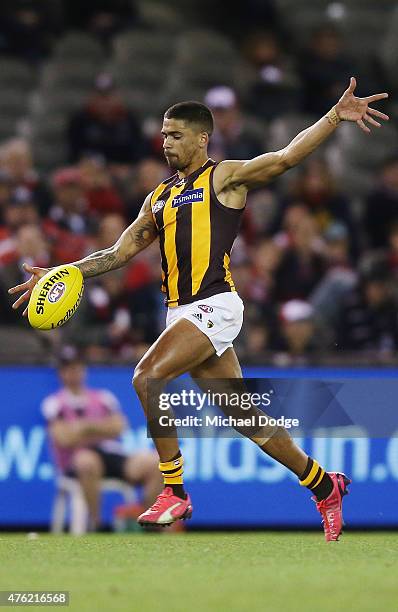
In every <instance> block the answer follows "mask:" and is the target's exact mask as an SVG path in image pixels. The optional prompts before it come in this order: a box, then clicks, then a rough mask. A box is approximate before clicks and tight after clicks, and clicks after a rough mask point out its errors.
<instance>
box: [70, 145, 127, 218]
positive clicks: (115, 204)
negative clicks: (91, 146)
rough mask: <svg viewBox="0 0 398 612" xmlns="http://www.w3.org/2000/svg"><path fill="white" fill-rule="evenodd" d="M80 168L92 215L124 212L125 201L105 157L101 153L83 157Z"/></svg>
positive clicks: (99, 215)
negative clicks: (114, 182)
mask: <svg viewBox="0 0 398 612" xmlns="http://www.w3.org/2000/svg"><path fill="white" fill-rule="evenodd" d="M79 170H80V177H81V184H82V187H83V191H84V197H85V199H86V201H87V203H88V211H89V213H90V214H91V215H92V216H94V217H101V216H102V215H104V214H105V215H106V214H109V213H119V214H124V210H125V207H124V202H123V200H122V198H121V197H120V195H119V193H118V191H117V189H116V188H115V186H114V185H113V182H112V177H111V174H110V172H109V169H108V168H107V166H106V163H105V160H104V158H103V157H101V156H99V155H97V156H85V157H83V158H82V159H81V160H80V163H79Z"/></svg>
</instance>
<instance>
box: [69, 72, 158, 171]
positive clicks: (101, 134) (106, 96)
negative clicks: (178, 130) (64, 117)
mask: <svg viewBox="0 0 398 612" xmlns="http://www.w3.org/2000/svg"><path fill="white" fill-rule="evenodd" d="M68 143H69V150H70V158H71V161H72V162H76V161H78V160H79V159H80V158H81V157H82V155H85V154H87V153H90V154H93V153H94V154H97V155H102V156H103V157H104V159H105V160H106V161H107V162H108V163H110V164H131V163H134V162H137V161H139V160H140V159H141V158H142V157H144V155H145V153H146V142H145V140H144V137H143V135H142V133H141V129H140V126H139V123H138V121H137V119H136V117H135V115H134V114H133V113H132V112H131V111H130V110H129V108H128V106H127V105H126V103H125V102H124V100H123V98H122V96H121V94H120V93H119V92H118V91H117V89H116V87H115V84H114V82H113V79H112V77H111V76H110V75H109V74H100V75H98V77H97V79H96V81H95V87H94V91H93V92H92V94H91V95H90V97H89V98H88V100H87V102H86V104H85V106H84V107H83V108H82V109H80V110H78V111H77V113H76V114H75V115H73V116H72V117H71V119H70V123H69V126H68Z"/></svg>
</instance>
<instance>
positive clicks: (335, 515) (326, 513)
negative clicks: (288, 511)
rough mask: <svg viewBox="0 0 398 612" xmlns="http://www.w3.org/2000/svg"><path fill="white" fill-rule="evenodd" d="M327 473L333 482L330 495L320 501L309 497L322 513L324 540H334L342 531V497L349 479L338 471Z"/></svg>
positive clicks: (346, 492) (345, 492)
mask: <svg viewBox="0 0 398 612" xmlns="http://www.w3.org/2000/svg"><path fill="white" fill-rule="evenodd" d="M328 474H329V476H330V478H331V479H332V482H333V489H332V492H331V493H330V495H329V496H328V497H326V499H322V501H317V500H316V497H312V498H311V499H313V500H314V501H315V503H316V508H317V510H318V512H320V513H321V515H322V519H323V520H322V522H323V529H324V532H325V539H326V542H336V541H337V540H338V539H339V537H340V534H341V532H342V531H343V525H344V521H343V511H342V505H343V497H344V495H347V494H348V492H349V491H348V488H347V487H348V485H349V484H350V483H351V480H350V479H349V478H347V476H346V475H345V474H339V473H338V472H328Z"/></svg>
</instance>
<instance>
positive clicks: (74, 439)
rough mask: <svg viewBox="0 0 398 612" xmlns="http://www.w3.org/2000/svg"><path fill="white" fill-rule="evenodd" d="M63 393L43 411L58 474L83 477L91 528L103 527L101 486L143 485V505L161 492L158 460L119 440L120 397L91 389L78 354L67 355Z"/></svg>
mask: <svg viewBox="0 0 398 612" xmlns="http://www.w3.org/2000/svg"><path fill="white" fill-rule="evenodd" d="M59 376H60V379H61V382H62V387H61V389H60V390H59V391H58V392H56V393H54V394H52V395H50V396H48V397H47V398H45V400H44V401H43V404H42V412H43V415H44V417H45V419H46V420H47V422H48V432H49V435H50V438H51V442H52V446H53V450H54V456H55V461H56V464H57V467H58V469H59V471H60V472H61V473H62V474H64V475H66V476H72V477H76V478H78V480H79V482H80V485H81V487H82V490H83V494H84V496H85V499H86V502H87V506H88V512H89V519H90V526H91V528H92V529H96V528H98V527H99V526H100V496H99V492H100V482H101V479H102V478H118V479H120V480H125V481H126V482H129V483H131V484H132V485H142V486H143V495H144V500H143V501H144V503H145V504H151V503H152V502H153V500H154V499H155V498H156V496H157V495H158V494H159V492H160V490H161V487H162V485H161V479H160V476H159V470H158V462H157V457H156V455H155V453H154V452H152V451H150V450H143V451H139V452H136V453H134V454H132V455H129V456H127V455H126V454H124V453H123V451H122V447H121V443H120V442H119V440H118V438H119V436H120V434H121V433H122V431H123V430H124V429H125V428H126V421H125V419H124V416H123V415H122V413H121V411H120V406H119V402H118V400H117V399H116V397H115V396H114V395H113V394H112V393H111V392H110V391H107V390H105V389H91V388H89V387H87V386H86V384H85V378H86V368H85V365H84V363H83V362H82V361H81V360H80V357H79V356H78V355H77V353H75V352H74V350H73V349H71V350H70V352H69V355H68V354H67V353H66V351H65V354H64V355H63V357H62V359H61V362H60V366H59Z"/></svg>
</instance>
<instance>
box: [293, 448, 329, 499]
mask: <svg viewBox="0 0 398 612" xmlns="http://www.w3.org/2000/svg"><path fill="white" fill-rule="evenodd" d="M299 483H300V485H301V486H302V487H307V489H309V490H310V491H312V493H314V495H315V497H316V499H317V501H321V500H322V499H326V497H329V495H330V494H331V492H332V490H333V482H332V479H331V478H330V476H329V474H328V473H327V472H325V470H324V469H323V467H321V466H320V465H319V463H318V461H316V460H315V459H311V457H308V461H307V467H306V468H305V470H304V472H303V474H302V476H301V478H300V479H299Z"/></svg>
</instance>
